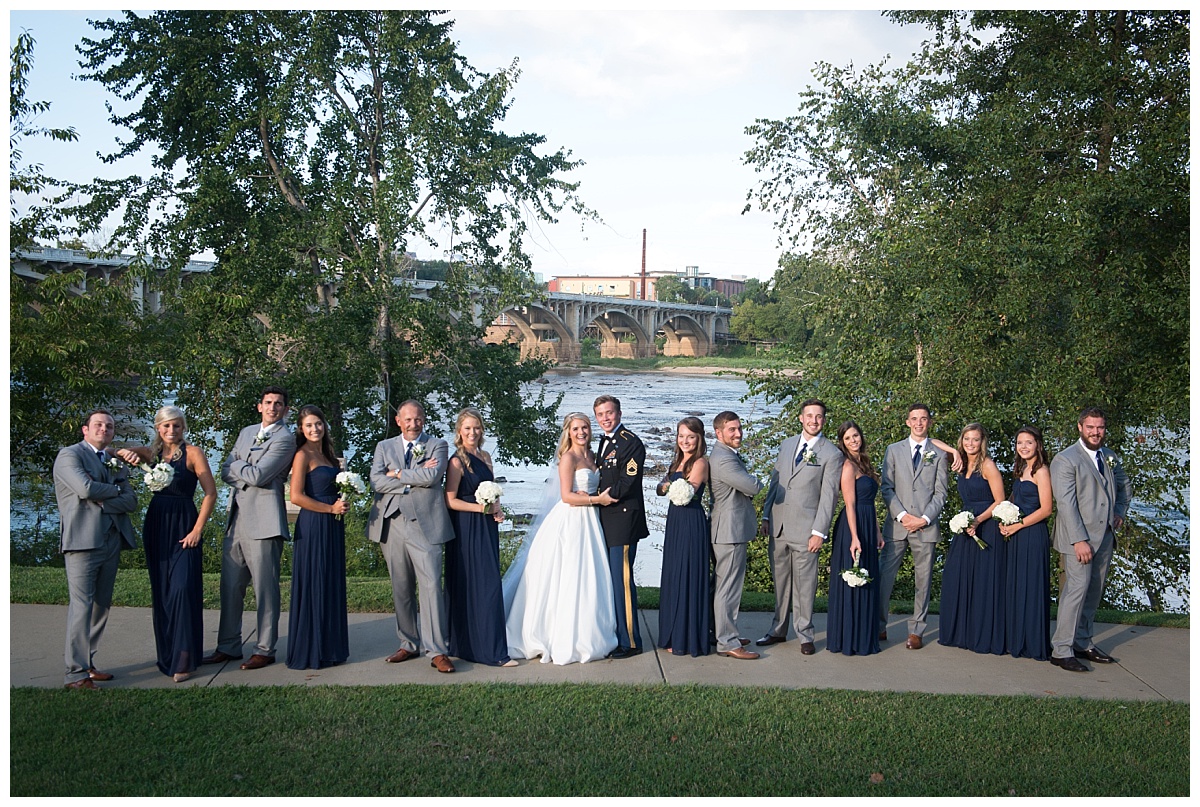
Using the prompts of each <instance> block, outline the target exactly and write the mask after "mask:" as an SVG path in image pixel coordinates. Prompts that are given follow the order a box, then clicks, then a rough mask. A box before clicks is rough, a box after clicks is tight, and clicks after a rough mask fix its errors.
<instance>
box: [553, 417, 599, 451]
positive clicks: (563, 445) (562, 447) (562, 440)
mask: <svg viewBox="0 0 1200 807" xmlns="http://www.w3.org/2000/svg"><path fill="white" fill-rule="evenodd" d="M577 420H582V421H583V422H584V423H586V424H587V427H588V439H589V440H591V436H592V419H591V418H589V417H588V416H587V415H585V414H583V413H582V412H571V413H570V414H568V415H567V416H566V417H565V418H563V425H562V434H560V435H559V436H558V451H557V452H556V453H555V455H554V456H555V457H556V458H557V459H562V455H563V454H566V453H567V452H568V451H570V450H571V424H572V423H574V422H575V421H577Z"/></svg>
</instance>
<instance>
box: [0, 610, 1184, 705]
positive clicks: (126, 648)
mask: <svg viewBox="0 0 1200 807" xmlns="http://www.w3.org/2000/svg"><path fill="white" fill-rule="evenodd" d="M66 612H67V609H66V606H59V605H16V604H14V605H10V606H9V623H10V640H9V641H10V645H9V676H10V685H11V686H35V687H46V688H57V687H61V686H62V684H63V642H64V637H65V630H66V619H67V616H66ZM217 616H218V614H217V612H216V611H206V612H205V613H204V627H205V645H204V649H205V651H206V652H211V651H212V649H213V647H214V646H215V644H216V630H217ZM640 616H641V619H642V637H643V639H644V640H645V641H646V643H647V645H648V646H650V645H652V644H653V643H654V641H655V640H656V639H657V632H658V612H657V611H643V612H642V613H641V615H640ZM937 619H938V618H937V617H936V616H932V617H930V620H931V622H930V631H929V632H928V633H927V634H926V636H925V640H926V642H927V644H926V645H925V647H924V648H922V649H921V650H917V651H913V650H906V649H905V648H904V638H905V636H906V634H907V627H906V617H905V615H903V614H898V615H893V616H892V618H891V623H890V625H889V630H888V635H889V641H888V642H887V643H886V644H884V645H883V652H881V653H879V654H877V655H871V656H857V657H851V656H842V655H835V654H833V653H829V652H826V651H825V615H824V614H817V615H816V617H815V620H816V629H817V637H816V645H817V653H816V654H815V655H812V656H804V655H801V653H800V643H799V642H797V641H795V639H790V640H789V641H787V642H785V643H783V644H777V645H774V646H773V647H768V648H755V647H753V646H751V648H750V649H752V650H753V649H757V650H760V651H762V658H760V659H758V660H756V661H740V660H737V659H731V658H724V657H721V656H718V655H716V653H715V652H714V653H712V654H710V655H708V656H702V657H700V658H691V657H690V656H673V655H671V654H669V653H666V652H664V651H662V650H654V649H653V648H652V647H651V648H650V649H648V650H647V652H645V653H643V654H641V655H639V656H635V657H633V658H630V659H624V660H621V661H597V662H591V663H588V664H570V665H567V666H563V667H559V666H557V665H555V664H542V663H540V662H539V661H538V660H536V659H535V660H532V661H521V662H520V664H519V666H517V667H513V668H497V667H488V666H484V665H480V664H472V663H471V662H467V661H461V660H457V659H456V660H455V662H454V663H455V666H456V667H457V668H458V672H456V673H454V674H453V675H443V674H439V673H438V672H437V671H436V670H433V669H432V668H431V667H430V666H429V663H428V662H427V661H425V660H423V659H412V660H409V661H407V662H405V663H403V664H387V663H385V662H384V658H386V657H387V656H388V655H390V654H391V653H392V652H393V651H395V649H396V647H397V642H396V634H395V621H394V618H393V617H392V615H391V614H350V660H349V661H348V662H346V663H345V664H342V665H339V666H337V667H331V668H328V669H323V670H289V669H288V668H287V667H286V666H284V660H285V658H286V656H287V636H286V635H284V636H283V637H282V638H281V639H280V643H279V648H278V651H277V655H276V658H277V659H278V660H277V661H276V663H275V664H273V665H271V666H270V667H266V668H264V669H261V670H253V671H245V670H241V669H239V667H238V662H230V663H228V664H225V665H207V666H203V667H200V668H199V670H198V671H197V673H196V674H195V675H194V676H193V677H192V678H191V679H189V680H188V681H186V682H185V683H183V684H176V683H174V682H173V681H172V680H171V678H170V677H169V676H166V675H163V674H162V673H160V672H159V671H158V669H157V668H156V667H155V665H154V635H153V631H152V628H151V617H150V609H148V608H114V609H113V610H112V614H111V616H110V617H109V621H108V628H107V630H106V631H105V634H104V639H103V640H102V642H101V646H100V651H99V652H98V654H97V656H96V664H97V667H98V668H99V669H101V670H104V671H105V672H111V673H113V674H114V675H115V676H116V678H115V679H114V680H113V681H111V682H108V683H105V684H101V685H100V686H101V687H102V688H110V687H142V688H146V687H187V686H249V685H259V686H271V685H273V686H283V685H307V684H339V685H369V686H373V685H379V684H395V683H409V684H464V683H473V682H493V681H504V682H515V683H522V684H544V683H557V682H562V681H570V682H576V683H620V684H661V683H665V684H669V685H680V684H701V685H713V686H753V687H787V688H808V687H812V688H819V689H852V690H867V691H898V692H931V693H957V694H987V695H1035V696H1046V695H1052V696H1053V695H1058V696H1078V697H1086V698H1112V699H1119V700H1168V701H1181V702H1184V703H1188V702H1190V700H1191V697H1190V691H1189V676H1190V667H1189V655H1190V652H1189V650H1190V638H1189V636H1190V631H1187V630H1178V629H1172V628H1140V627H1129V626H1126V625H1106V624H1098V625H1096V643H1097V644H1098V645H1099V646H1100V647H1101V648H1103V649H1104V650H1105V651H1107V652H1108V653H1111V654H1112V655H1113V656H1114V657H1115V658H1116V659H1117V660H1118V662H1117V663H1116V664H1110V665H1101V664H1092V663H1091V662H1084V663H1085V665H1086V666H1088V667H1089V668H1090V669H1091V672H1089V673H1086V674H1084V673H1069V672H1066V671H1064V670H1061V669H1059V668H1057V667H1054V666H1052V665H1051V664H1050V663H1049V662H1038V661H1031V660H1029V659H1015V658H1012V657H1010V656H991V655H980V654H977V653H972V652H970V651H968V650H961V649H958V648H950V647H943V646H941V645H939V644H937V629H938V622H937ZM770 620H771V615H770V614H767V613H744V614H742V615H741V617H740V619H739V623H738V624H739V627H740V628H741V632H742V635H743V636H745V637H748V638H758V637H759V636H762V635H763V634H764V633H766V631H767V628H768V627H769V624H770ZM280 630H281V631H282V632H285V633H286V631H287V614H284V615H283V617H282V618H281V619H280ZM243 631H244V633H243V635H244V636H246V637H247V639H246V644H245V645H244V649H243V653H244V655H245V657H246V658H249V656H250V654H251V653H252V652H253V644H254V614H253V613H252V612H251V613H247V615H246V620H245V624H244V627H243Z"/></svg>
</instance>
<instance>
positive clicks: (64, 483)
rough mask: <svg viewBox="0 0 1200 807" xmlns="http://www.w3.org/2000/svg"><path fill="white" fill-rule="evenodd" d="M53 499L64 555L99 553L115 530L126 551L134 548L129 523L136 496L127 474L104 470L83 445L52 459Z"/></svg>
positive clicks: (69, 448)
mask: <svg viewBox="0 0 1200 807" xmlns="http://www.w3.org/2000/svg"><path fill="white" fill-rule="evenodd" d="M107 456H109V457H110V458H111V457H112V455H111V454H108V455H107ZM54 495H55V497H56V498H57V499H58V517H59V528H60V530H61V533H62V541H61V543H60V545H59V549H61V550H62V551H63V552H75V551H79V550H84V549H99V548H100V547H102V546H103V545H104V536H105V535H106V534H107V533H108V531H109V530H110V529H114V528H115V529H116V530H117V531H118V532H119V533H121V540H122V541H123V542H124V543H125V545H126V546H127V547H129V548H130V549H134V548H136V547H137V536H136V535H135V534H134V532H133V524H132V523H131V522H130V521H129V514H130V513H132V512H133V510H134V508H136V507H137V494H136V493H134V492H133V488H132V487H131V486H130V484H129V477H128V472H127V471H126V470H125V468H124V467H122V469H121V470H119V471H117V472H115V473H114V472H113V471H111V470H109V469H108V468H106V467H105V465H104V463H102V462H100V458H99V457H97V456H96V452H95V449H93V448H92V447H91V446H90V445H88V444H87V442H86V441H83V440H80V441H79V442H78V443H76V444H75V445H73V446H67V447H66V448H63V449H60V450H59V452H58V456H57V457H56V458H55V459H54Z"/></svg>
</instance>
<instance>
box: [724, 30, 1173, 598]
mask: <svg viewBox="0 0 1200 807" xmlns="http://www.w3.org/2000/svg"><path fill="white" fill-rule="evenodd" d="M892 16H893V18H894V19H896V20H898V21H900V22H909V23H911V22H919V23H923V24H926V25H927V26H928V27H929V28H930V30H931V38H930V40H929V41H927V42H926V43H925V45H924V47H923V49H922V52H921V53H920V54H919V55H918V56H917V57H915V58H914V60H913V61H912V62H911V63H910V64H908V65H904V66H902V67H898V68H895V69H885V67H883V66H871V67H868V68H866V69H865V70H862V71H861V72H860V71H856V70H855V69H853V68H837V67H833V66H831V65H828V64H824V65H820V66H818V69H817V71H816V73H815V75H816V76H817V79H818V81H819V83H820V86H819V87H817V88H809V89H808V90H806V91H805V92H803V93H801V105H800V109H799V112H798V114H796V115H795V116H793V117H790V118H787V119H785V120H776V121H772V120H760V121H758V122H757V123H756V124H755V125H754V126H751V127H750V128H749V129H748V132H749V133H750V134H751V135H753V136H754V137H755V138H756V145H755V146H754V148H753V149H751V150H750V151H749V152H748V153H747V155H746V161H747V162H748V163H749V164H751V165H753V166H754V167H755V168H756V170H758V171H759V172H761V173H762V174H763V177H764V178H763V180H762V182H761V184H760V185H759V186H758V188H757V189H755V190H754V191H752V192H751V199H750V202H751V204H754V203H757V204H758V205H759V206H760V207H761V208H762V209H765V210H770V211H772V212H773V213H774V214H775V215H776V217H777V222H778V226H779V230H780V234H781V239H782V240H784V242H785V243H787V244H789V245H791V247H792V248H793V249H797V250H799V249H800V247H801V246H802V245H803V246H804V249H803V254H805V255H806V256H807V258H808V259H815V260H820V261H822V262H824V263H825V264H826V265H827V266H828V270H827V271H828V274H827V276H826V281H827V282H826V285H825V289H826V291H825V293H824V294H822V296H821V298H820V301H819V304H818V305H816V306H815V307H814V311H815V315H816V323H817V328H818V329H824V330H826V331H827V332H828V333H829V334H831V336H832V339H831V341H830V343H829V344H828V345H827V346H825V347H823V348H822V349H820V350H818V351H816V352H810V353H807V354H802V355H797V356H796V359H795V364H796V365H797V366H798V367H799V368H800V369H801V371H802V373H801V375H800V376H799V377H796V376H789V377H783V376H775V377H771V378H766V379H763V380H761V381H753V380H752V387H753V388H754V389H755V390H757V391H763V392H766V393H767V394H768V395H771V396H774V397H776V398H780V399H784V398H787V397H789V396H792V399H793V401H799V400H801V399H802V398H804V397H806V396H807V395H808V394H809V393H812V392H819V394H820V395H821V397H823V398H824V399H826V401H827V402H828V403H829V405H830V418H831V420H832V421H833V422H834V423H837V422H839V421H840V420H841V419H844V418H846V417H854V418H855V419H856V420H859V422H860V423H861V424H862V425H863V428H864V430H865V432H866V434H867V436H868V437H869V438H872V440H873V442H874V443H875V445H876V446H877V447H878V448H880V449H881V448H882V445H883V443H884V442H886V441H887V440H889V439H896V438H898V437H900V436H901V423H902V421H903V419H904V411H905V409H906V407H907V404H908V403H910V402H911V401H913V400H923V401H926V402H928V403H929V404H930V405H931V406H932V407H933V410H934V413H935V415H937V416H938V419H939V421H940V423H941V424H942V430H943V433H942V434H940V435H939V436H941V437H943V438H944V439H947V440H948V441H951V442H952V441H953V439H954V438H955V436H956V433H957V429H958V427H959V426H961V425H963V424H965V423H966V422H968V421H971V420H978V421H981V422H982V423H984V424H985V426H987V427H988V429H989V430H990V431H991V433H992V435H993V442H992V445H993V448H994V450H995V453H996V455H997V459H998V460H999V461H1000V462H1001V464H1002V465H1004V464H1006V463H1007V462H1009V461H1010V460H1011V457H1012V446H1011V437H1012V435H1013V434H1014V432H1015V431H1016V429H1017V428H1019V427H1020V426H1021V425H1023V424H1024V423H1026V422H1029V423H1033V424H1035V425H1038V426H1041V427H1042V428H1043V430H1044V431H1045V432H1046V433H1047V434H1048V436H1049V438H1050V441H1051V444H1052V447H1053V448H1054V449H1056V450H1057V449H1060V448H1062V447H1065V446H1066V445H1067V444H1069V443H1070V442H1072V441H1073V440H1074V439H1075V438H1076V437H1077V434H1076V432H1075V428H1074V424H1075V419H1076V416H1077V414H1078V412H1079V410H1080V408H1081V407H1082V406H1084V405H1086V404H1098V405H1100V406H1102V407H1104V408H1105V409H1106V410H1107V411H1108V412H1109V426H1110V432H1109V444H1110V445H1112V446H1114V447H1115V448H1116V449H1117V450H1118V451H1121V452H1122V453H1123V454H1124V456H1125V462H1126V466H1127V467H1128V468H1130V469H1131V472H1132V476H1133V479H1134V485H1135V491H1136V495H1137V497H1138V499H1139V500H1140V502H1142V503H1143V506H1142V507H1139V508H1138V509H1137V510H1136V511H1135V513H1134V514H1133V518H1132V519H1131V522H1132V526H1131V528H1130V529H1129V530H1128V531H1127V532H1126V534H1125V535H1123V536H1122V540H1120V541H1119V542H1118V553H1119V556H1120V559H1121V560H1120V562H1119V563H1118V564H1116V565H1115V567H1114V577H1115V578H1116V579H1117V581H1118V582H1119V583H1124V584H1129V583H1132V582H1133V580H1134V578H1135V577H1136V578H1138V581H1137V586H1138V587H1140V588H1141V589H1142V590H1143V592H1145V594H1144V595H1142V596H1144V597H1145V598H1146V599H1148V600H1149V601H1150V603H1151V605H1152V606H1153V607H1161V603H1162V601H1163V598H1164V594H1165V593H1166V592H1167V591H1169V590H1173V591H1174V592H1175V593H1176V595H1177V596H1180V597H1182V598H1183V599H1185V600H1186V598H1187V596H1188V594H1187V585H1186V578H1187V545H1188V541H1189V535H1188V531H1187V527H1186V523H1187V518H1186V511H1187V505H1186V487H1185V486H1186V483H1187V478H1188V474H1187V468H1188V464H1187V456H1186V451H1185V450H1183V449H1182V448H1181V447H1182V446H1185V445H1186V444H1187V436H1188V433H1189V420H1188V417H1189V414H1188V397H1189V389H1188V372H1187V359H1186V356H1183V355H1181V354H1180V352H1179V346H1180V345H1182V344H1186V343H1187V341H1188V301H1187V293H1186V292H1187V288H1188V265H1189V251H1188V247H1189V235H1190V230H1189V214H1190V202H1189V195H1188V194H1189V171H1190V165H1189V140H1188V122H1189V89H1190V85H1189V50H1188V47H1189V18H1188V14H1187V13H1186V12H1145V13H1140V12H1139V13H1134V12H1124V11H1111V12H1110V11H1088V12H1049V13H1043V12H971V13H968V12H929V13H923V12H922V13H918V12H901V13H895V14H893V15H892ZM749 206H750V205H748V206H747V207H749ZM792 414H793V413H792V412H791V410H788V411H787V412H786V413H785V418H788V419H790V418H791V416H792ZM792 422H794V421H792ZM877 453H878V452H877ZM877 458H878V457H877ZM1181 514H1182V518H1181V517H1180V515H1181ZM1109 599H1110V600H1112V601H1113V602H1114V603H1116V604H1122V605H1129V604H1132V603H1133V602H1134V595H1133V587H1132V586H1131V585H1121V586H1113V587H1110V591H1109ZM1145 601H1146V600H1145V599H1143V600H1142V604H1144V603H1145Z"/></svg>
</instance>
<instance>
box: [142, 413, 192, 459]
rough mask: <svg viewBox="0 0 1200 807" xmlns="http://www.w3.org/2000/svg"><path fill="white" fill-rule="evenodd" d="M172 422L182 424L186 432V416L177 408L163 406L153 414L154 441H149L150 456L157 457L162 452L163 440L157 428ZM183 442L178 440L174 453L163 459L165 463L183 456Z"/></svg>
mask: <svg viewBox="0 0 1200 807" xmlns="http://www.w3.org/2000/svg"><path fill="white" fill-rule="evenodd" d="M172 420H178V421H180V422H181V423H183V430H184V431H187V416H186V415H184V414H183V410H182V409H180V408H179V407H178V406H164V407H162V408H161V409H159V410H158V411H157V412H155V413H154V439H153V440H151V441H150V456H151V457H157V456H159V455H160V454H161V452H162V450H163V439H162V437H161V436H160V435H159V433H158V427H159V426H161V425H162V424H164V423H168V422H170V421H172ZM183 446H184V441H183V440H180V441H179V445H178V446H176V448H175V451H174V452H173V453H172V454H171V456H169V457H163V459H164V460H166V461H167V462H174V461H175V460H177V459H179V458H180V457H181V456H182V455H183V450H184V449H183Z"/></svg>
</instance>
